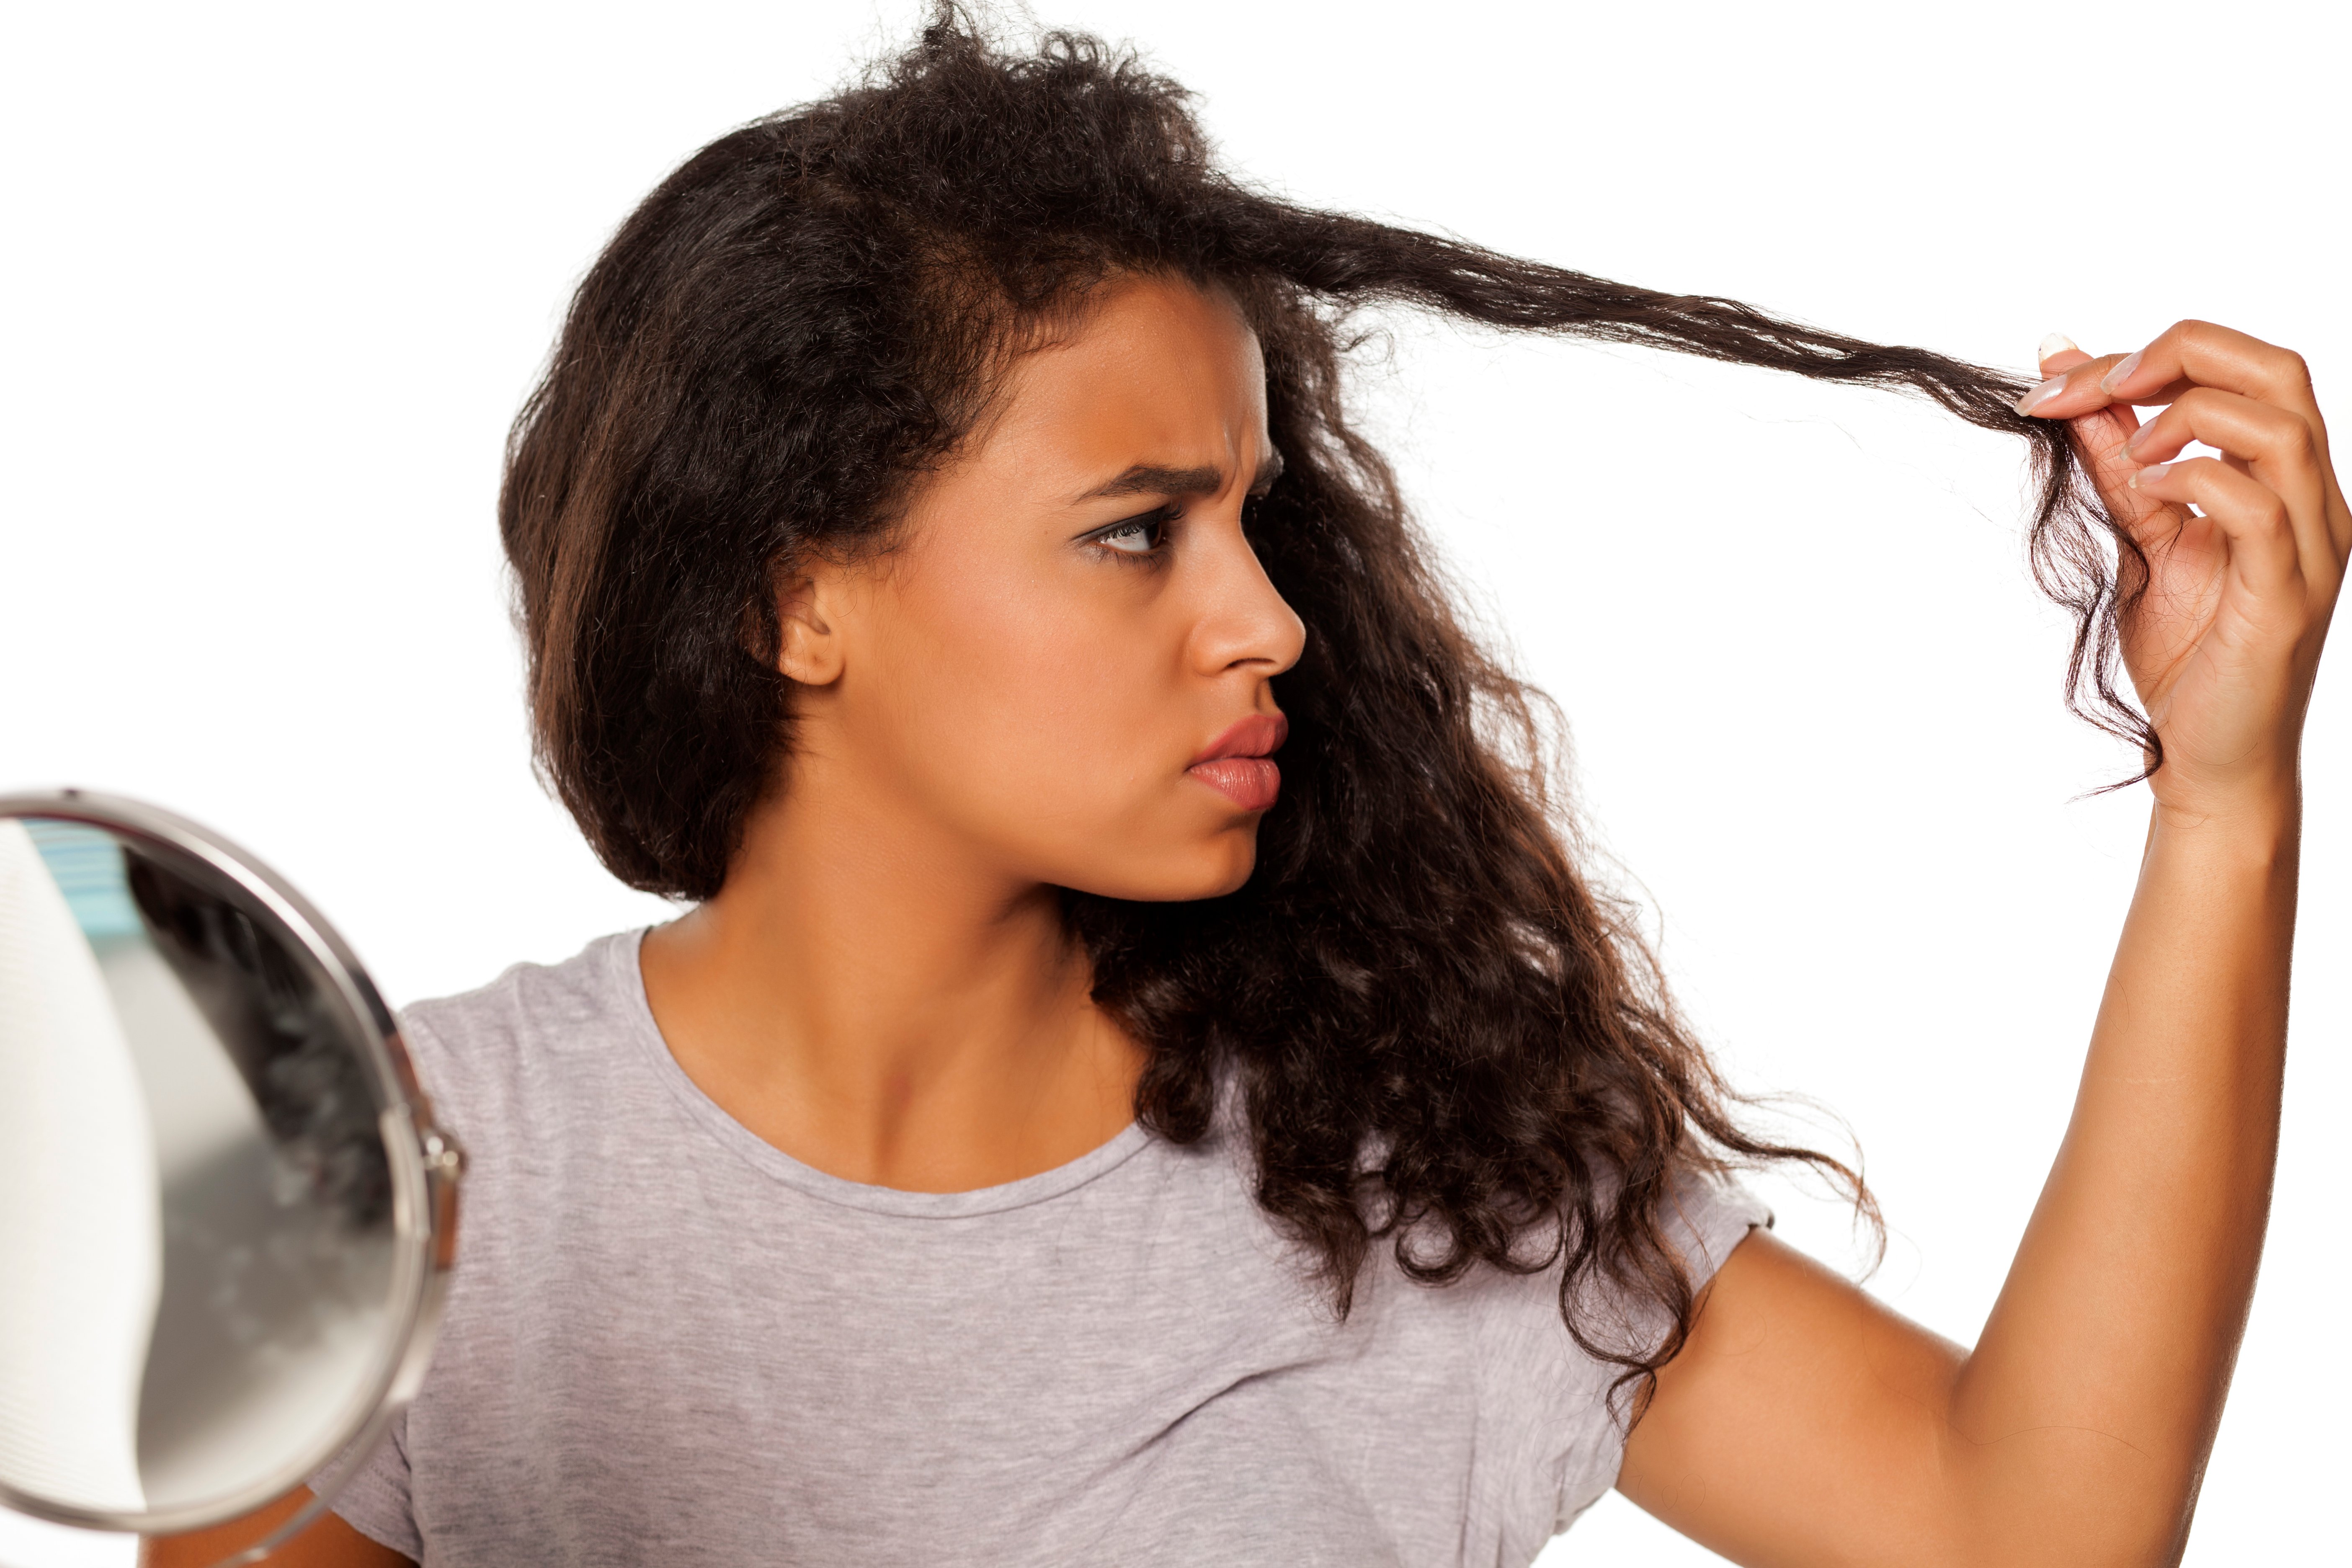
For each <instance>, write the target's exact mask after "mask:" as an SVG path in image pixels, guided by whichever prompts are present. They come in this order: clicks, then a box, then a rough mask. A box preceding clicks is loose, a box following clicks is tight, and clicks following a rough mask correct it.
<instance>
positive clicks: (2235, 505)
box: [2131, 458, 2303, 595]
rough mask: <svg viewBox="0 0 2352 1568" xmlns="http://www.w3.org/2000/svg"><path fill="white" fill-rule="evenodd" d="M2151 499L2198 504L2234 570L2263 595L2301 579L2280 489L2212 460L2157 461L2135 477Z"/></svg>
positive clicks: (2135, 483) (2291, 526) (2133, 483)
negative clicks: (2221, 540)
mask: <svg viewBox="0 0 2352 1568" xmlns="http://www.w3.org/2000/svg"><path fill="white" fill-rule="evenodd" d="M2131 488H2132V489H2134V490H2135V491H2137V493H2139V494H2141V495H2144V496H2147V497H2150V498H2151V499H2154V500H2164V501H2170V502H2175V503H2186V502H2189V501H2194V502H2195V503H2196V504H2197V507H2198V509H2199V510H2201V511H2203V512H2204V514H2205V516H2206V517H2207V519H2208V520H2210V521H2211V522H2212V523H2213V525H2214V526H2215V527H2217V528H2219V529H2220V530H2221V532H2222V533H2223V535H2224V536H2226V537H2227V538H2228V540H2229V542H2230V568H2231V571H2233V572H2235V573H2236V574H2238V575H2239V577H2240V578H2241V579H2242V580H2243V581H2244V583H2245V584H2246V585H2247V586H2248V587H2250V588H2252V589H2253V590H2254V591H2255V592H2256V593H2258V594H2262V595H2272V594H2276V593H2280V592H2283V591H2286V590H2290V589H2293V588H2294V586H2295V585H2296V584H2298V583H2299V582H2300V581H2302V579H2303V563H2302V556H2301V552H2300V551H2299V549H2298V548H2297V542H2296V539H2295V531H2294V521H2293V520H2292V519H2291V518H2290V517H2289V516H2288V515H2287V504H2286V502H2285V501H2284V500H2281V499H2280V497H2279V494H2278V492H2277V491H2276V490H2273V489H2271V488H2270V487H2269V486H2268V485H2265V484H2263V482H2262V481H2261V480H2259V479H2254V478H2252V476H2250V475H2246V474H2242V473H2240V472H2238V470H2237V469H2235V468H2231V467H2230V465H2229V464H2227V463H2223V462H2220V461H2217V460H2216V459H2214V458H2187V459H2185V460H2183V461H2181V462H2178V463H2158V464H2156V465H2154V466H2153V467H2150V468H2142V469H2141V470H2140V471H2139V472H2138V473H2137V474H2134V475H2133V476H2132V478H2131Z"/></svg>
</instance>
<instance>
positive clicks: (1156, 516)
mask: <svg viewBox="0 0 2352 1568" xmlns="http://www.w3.org/2000/svg"><path fill="white" fill-rule="evenodd" d="M1182 515H1183V514H1182V513H1181V511H1179V510H1177V509H1176V508H1174V507H1172V506H1163V507H1161V508H1160V509H1159V510H1157V511H1147V512H1145V513H1144V514H1143V515H1142V516H1140V517H1130V518H1124V519H1122V520H1120V521H1118V522H1115V523H1112V524H1111V525H1110V526H1109V527H1108V528H1105V529H1099V530H1097V531H1096V532H1095V534H1094V537H1093V542H1094V543H1096V544H1099V545H1101V546H1102V547H1103V552H1104V553H1105V554H1107V555H1114V556H1117V557H1118V558H1119V559H1120V560H1122V561H1131V562H1134V563H1137V564H1138V565H1149V564H1150V563H1154V562H1156V561H1158V560H1159V559H1160V554H1161V552H1164V551H1165V550H1166V549H1167V548H1168V525H1169V524H1170V523H1172V522H1174V521H1176V520H1177V519H1178V518H1179V517H1181V516H1182ZM1134 530H1149V531H1150V534H1151V542H1150V546H1149V547H1148V548H1146V549H1143V550H1122V549H1120V548H1119V547H1118V546H1117V545H1115V544H1112V543H1111V542H1110V541H1112V540H1113V539H1116V538H1118V536H1119V535H1120V534H1123V533H1127V532H1129V531H1134Z"/></svg>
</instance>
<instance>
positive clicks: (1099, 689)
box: [889, 563, 1185, 837]
mask: <svg viewBox="0 0 2352 1568" xmlns="http://www.w3.org/2000/svg"><path fill="white" fill-rule="evenodd" d="M959 564H961V563H959ZM1105 570H1107V571H1116V570H1118V568H1116V567H1109V568H1105ZM902 608H903V611H904V618H903V620H902V621H901V623H900V624H901V626H902V627H903V636H902V637H899V638H898V639H895V646H894V647H893V648H892V649H891V658H890V664H891V667H892V668H891V669H890V671H889V673H890V676H891V680H890V686H891V687H892V689H893V691H894V695H895V699H896V700H894V701H893V702H892V704H891V706H892V708H893V709H894V710H895V714H894V717H895V721H896V722H895V723H894V728H895V729H896V730H897V731H898V742H899V744H898V748H897V749H898V751H899V752H900V755H901V757H902V758H903V759H904V761H905V763H907V764H908V766H909V767H910V769H911V770H912V771H914V772H915V773H917V774H918V775H919V776H920V777H921V778H923V779H924V780H925V781H926V788H925V793H926V794H927V795H930V796H931V797H932V798H933V800H934V802H935V804H936V805H939V806H940V807H941V808H943V809H944V810H945V811H947V812H948V813H949V814H950V815H952V816H957V817H961V818H962V819H964V820H965V821H966V823H967V824H968V825H969V826H972V827H975V828H978V829H980V830H982V832H984V833H987V834H988V835H989V836H990V837H1000V836H1004V835H1011V836H1013V837H1025V832H1024V825H1026V826H1031V827H1034V828H1036V829H1041V830H1045V831H1049V832H1055V833H1058V834H1060V835H1064V836H1066V835H1069V834H1071V833H1073V832H1076V833H1077V834H1079V835H1082V836H1083V835H1088V834H1091V833H1094V832H1099V831H1104V830H1117V829H1120V828H1122V827H1125V828H1129V829H1131V828H1132V827H1133V826H1135V825H1134V823H1133V822H1132V821H1131V820H1129V819H1131V818H1133V817H1135V816H1138V815H1139V814H1141V813H1144V812H1146V811H1148V809H1149V808H1150V805H1151V803H1152V800H1153V798H1154V797H1155V796H1158V795H1162V794H1163V793H1164V792H1165V791H1166V789H1167V788H1168V785H1169V784H1170V782H1171V780H1170V778H1169V777H1167V776H1165V775H1168V774H1170V773H1171V754H1170V753H1171V749H1172V750H1173V751H1175V752H1181V750H1182V748H1183V746H1184V744H1185V731H1184V725H1183V716H1182V714H1181V711H1180V708H1181V704H1180V703H1179V702H1178V701H1177V700H1176V699H1177V692H1176V690H1175V681H1174V676H1175V672H1176V669H1177V663H1178V650H1177V648H1176V647H1174V646H1172V644H1173V641H1174V639H1173V638H1172V637H1170V636H1169V635H1167V634H1165V633H1163V632H1162V630H1161V629H1160V628H1159V627H1158V626H1156V625H1155V624H1154V622H1153V619H1152V617H1151V616H1150V615H1149V613H1148V612H1144V613H1138V612H1137V610H1136V609H1135V608H1134V607H1132V606H1126V605H1118V595H1113V594H1104V595H1084V594H1080V595H1072V594H1069V593H1067V592H1066V591H1058V585H1057V584H1053V583H1051V582H1050V581H1048V582H1040V581H1038V580H1037V579H1036V578H1034V577H1025V578H1024V575H1022V574H1015V573H1005V572H994V573H992V572H989V571H987V570H986V568H985V567H984V566H981V565H979V564H978V563H973V569H970V570H961V571H957V570H942V571H926V572H925V573H923V574H922V576H921V577H920V578H919V579H918V580H917V581H915V582H913V583H910V584H908V585H907V591H906V593H905V595H904V601H903V605H902ZM1163 645H1169V646H1163ZM1173 765H1174V766H1179V767H1181V757H1176V758H1174V759H1173Z"/></svg>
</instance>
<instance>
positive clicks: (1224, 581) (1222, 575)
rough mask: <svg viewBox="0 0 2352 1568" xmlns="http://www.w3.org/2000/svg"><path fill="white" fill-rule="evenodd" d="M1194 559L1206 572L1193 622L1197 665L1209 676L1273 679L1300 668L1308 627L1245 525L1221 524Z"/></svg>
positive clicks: (1237, 521)
mask: <svg viewBox="0 0 2352 1568" xmlns="http://www.w3.org/2000/svg"><path fill="white" fill-rule="evenodd" d="M1207 532H1208V533H1209V534H1210V538H1209V539H1208V540H1207V541H1205V542H1204V543H1205V544H1206V548H1204V549H1202V550H1201V551H1199V552H1197V553H1196V554H1195V555H1194V558H1193V559H1194V562H1195V563H1196V564H1197V565H1198V567H1199V569H1200V577H1199V583H1198V587H1199V593H1200V598H1199V601H1198V605H1199V609H1198V614H1197V616H1196V618H1195V620H1194V622H1193V628H1192V658H1193V664H1194V667H1195V668H1198V669H1199V671H1200V672H1201V673H1202V674H1203V675H1212V676H1214V675H1223V674H1224V673H1226V672H1227V671H1229V670H1240V671H1244V672H1246V673H1249V674H1252V675H1255V676H1257V677H1258V678H1260V679H1267V678H1271V677H1273V676H1276V675H1280V674H1281V673H1282V672H1283V671H1284V670H1286V669H1288V668H1290V667H1291V666H1293V665H1295V664H1297V662H1298V656H1299V655H1300V654H1302V653H1303V652H1305V651H1306V648H1307V623H1306V622H1304V621H1302V620H1300V619H1299V618H1298V612H1297V611H1296V610H1293V609H1292V608H1291V607H1290V605H1289V602H1288V601H1286V599H1284V598H1283V596H1282V595H1281V594H1280V593H1279V592H1277V591H1276V588H1275V585H1274V580H1273V579H1272V578H1270V577H1268V576H1267V575H1266V574H1265V566H1264V565H1262V564H1260V563H1259V561H1258V558H1257V552H1256V551H1255V550H1253V549H1251V548H1250V542H1249V538H1248V536H1247V535H1246V534H1245V533H1244V532H1243V531H1242V525H1241V519H1240V517H1239V516H1237V515H1236V516H1233V517H1228V518H1224V519H1221V520H1220V521H1219V522H1218V523H1217V524H1216V526H1214V527H1213V528H1212V529H1209V530H1207Z"/></svg>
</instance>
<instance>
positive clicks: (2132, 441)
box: [2124, 425, 2154, 452]
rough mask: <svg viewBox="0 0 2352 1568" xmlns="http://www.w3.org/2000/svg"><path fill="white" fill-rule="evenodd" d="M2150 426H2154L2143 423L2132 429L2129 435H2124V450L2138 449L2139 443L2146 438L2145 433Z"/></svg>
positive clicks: (2134, 450) (2135, 450)
mask: <svg viewBox="0 0 2352 1568" xmlns="http://www.w3.org/2000/svg"><path fill="white" fill-rule="evenodd" d="M2152 428H2154V426H2147V425H2143V426H2140V427H2139V428H2138V429H2137V430H2135V431H2133V432H2132V433H2131V434H2130V435H2128V436H2126V437H2124V450H2125V451H2126V452H2137V451H2138V450H2139V444H2140V443H2141V442H2142V441H2144V440H2146V439H2147V433H2148V431H2149V430H2150V429H2152Z"/></svg>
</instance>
